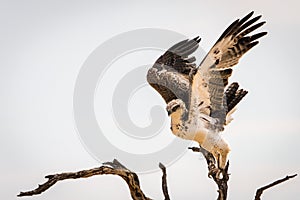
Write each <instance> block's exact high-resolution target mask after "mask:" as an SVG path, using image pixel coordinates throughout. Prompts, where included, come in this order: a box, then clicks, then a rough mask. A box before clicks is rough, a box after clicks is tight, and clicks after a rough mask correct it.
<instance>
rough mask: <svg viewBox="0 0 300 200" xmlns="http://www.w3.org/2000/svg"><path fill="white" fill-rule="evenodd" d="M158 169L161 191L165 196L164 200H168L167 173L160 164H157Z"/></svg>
mask: <svg viewBox="0 0 300 200" xmlns="http://www.w3.org/2000/svg"><path fill="white" fill-rule="evenodd" d="M159 168H160V169H161V171H162V173H163V176H162V184H161V185H162V191H163V193H164V196H165V200H170V196H169V192H168V185H167V171H166V167H165V166H164V165H163V164H162V163H159Z"/></svg>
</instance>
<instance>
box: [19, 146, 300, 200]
mask: <svg viewBox="0 0 300 200" xmlns="http://www.w3.org/2000/svg"><path fill="white" fill-rule="evenodd" d="M189 149H191V150H193V151H194V152H201V153H202V154H203V155H204V157H205V159H206V162H207V165H208V170H209V171H210V172H212V171H216V170H218V168H217V166H216V161H215V159H214V157H213V155H212V154H211V153H210V152H208V151H206V150H205V149H203V148H202V147H190V148H189ZM159 168H160V169H161V170H162V173H163V175H162V190H163V194H164V197H165V200H170V196H169V193H168V186H167V172H166V167H165V166H164V165H163V164H161V163H159ZM228 168H229V162H228V163H227V165H226V168H225V169H224V171H223V172H222V175H223V176H222V178H218V176H217V173H210V176H211V177H212V178H213V180H214V182H215V183H216V184H217V186H218V193H219V195H218V200H226V198H227V191H228V185H227V182H228V180H229V174H228ZM109 174H110V175H118V176H120V177H121V178H123V179H124V180H125V181H126V183H127V185H128V187H129V190H130V194H131V197H132V199H133V200H151V198H149V197H146V195H145V194H144V193H143V191H142V190H141V187H140V182H139V178H138V176H137V174H136V173H134V172H132V171H130V170H129V169H127V168H126V167H125V166H123V165H122V164H121V163H120V162H119V161H117V160H116V159H114V160H113V162H106V163H103V166H101V167H96V168H93V169H88V170H82V171H78V172H66V173H60V174H53V175H48V176H45V178H47V179H48V180H47V181H46V182H45V183H43V184H39V185H38V187H37V188H36V189H34V190H31V191H27V192H20V194H19V195H18V197H22V196H33V195H38V194H41V193H43V192H45V191H46V190H48V189H49V188H50V187H52V186H53V185H54V184H55V183H57V182H58V181H62V180H66V179H78V178H88V177H91V176H95V175H109ZM296 176H297V174H294V175H291V176H286V177H285V178H283V179H279V180H277V181H275V182H273V183H271V184H268V185H266V186H264V187H261V188H259V189H258V190H257V191H256V194H255V199H254V200H260V199H261V198H260V197H261V195H262V193H263V192H264V191H265V190H267V189H269V188H271V187H273V186H275V185H278V184H280V183H283V182H285V181H287V180H289V179H291V178H294V177H296Z"/></svg>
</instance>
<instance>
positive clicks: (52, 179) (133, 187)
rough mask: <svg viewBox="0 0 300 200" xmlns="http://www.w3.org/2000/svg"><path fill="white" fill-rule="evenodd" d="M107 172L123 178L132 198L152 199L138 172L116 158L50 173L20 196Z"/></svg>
mask: <svg viewBox="0 0 300 200" xmlns="http://www.w3.org/2000/svg"><path fill="white" fill-rule="evenodd" d="M106 174H112V175H118V176H120V177H121V178H123V179H124V180H125V181H126V183H127V185H128V187H129V189H130V194H131V197H132V199H134V200H150V198H148V197H146V195H145V194H144V193H143V191H142V190H141V188H140V183H139V178H138V176H137V175H136V173H134V172H132V171H130V170H129V169H127V168H126V167H124V166H123V165H122V164H121V163H120V162H119V161H117V160H116V159H114V160H113V162H107V163H104V164H103V166H101V167H96V168H93V169H88V170H82V171H78V172H66V173H60V174H54V175H48V176H46V177H45V178H47V179H48V181H46V182H45V183H43V184H41V185H38V187H37V188H36V189H34V190H31V191H27V192H20V194H19V195H18V197H22V196H33V195H37V194H41V193H42V192H44V191H46V190H48V189H49V188H50V187H51V186H53V185H54V184H55V183H57V182H58V181H62V180H66V179H78V178H88V177H91V176H95V175H106Z"/></svg>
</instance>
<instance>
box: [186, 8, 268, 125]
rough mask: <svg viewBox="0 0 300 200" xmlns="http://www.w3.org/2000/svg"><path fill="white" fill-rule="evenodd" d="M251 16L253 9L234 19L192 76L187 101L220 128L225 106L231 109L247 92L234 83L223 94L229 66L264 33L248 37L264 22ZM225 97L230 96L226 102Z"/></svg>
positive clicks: (229, 72)
mask: <svg viewBox="0 0 300 200" xmlns="http://www.w3.org/2000/svg"><path fill="white" fill-rule="evenodd" d="M252 15H253V12H251V13H249V14H248V15H246V16H245V17H244V18H242V19H238V20H236V21H234V22H233V23H232V24H231V25H230V26H229V27H228V28H227V29H226V30H225V31H224V32H223V34H222V35H221V37H220V38H219V39H218V40H217V42H216V43H215V45H214V46H213V47H212V48H211V50H210V51H209V52H208V54H207V55H206V57H205V58H204V59H203V61H202V62H201V64H200V66H199V68H198V70H197V71H196V73H195V74H194V76H193V78H192V88H191V89H192V91H191V101H193V102H191V104H193V105H199V107H200V108H198V109H200V111H201V112H202V113H203V114H206V115H209V116H211V117H213V118H215V119H217V121H218V123H219V126H220V128H223V125H224V124H225V121H226V114H227V113H228V111H229V109H230V110H231V109H232V106H235V105H236V104H237V103H238V102H239V101H240V100H241V98H243V96H245V95H246V93H247V92H246V91H244V90H237V88H238V85H237V88H236V86H234V85H233V86H232V88H231V89H230V90H231V92H232V95H230V94H229V93H227V94H226V92H225V87H226V86H227V84H228V78H229V77H230V76H231V74H232V66H234V65H235V64H237V63H238V61H239V59H240V58H241V57H242V56H243V55H244V54H245V53H246V52H247V51H249V50H250V49H251V48H253V47H254V46H255V45H257V44H258V41H257V39H259V38H260V37H262V36H264V35H266V34H267V33H266V32H260V33H257V34H254V35H251V36H248V34H249V33H251V32H253V31H254V30H256V29H257V28H259V27H261V26H262V25H263V24H264V23H265V22H259V23H256V22H257V21H258V20H259V19H260V17H261V16H257V17H254V18H252V19H250V18H251V17H252ZM235 88H236V89H235ZM224 92H225V94H224ZM233 94H234V95H233ZM226 97H230V98H231V99H230V100H229V101H228V100H226ZM230 103H231V104H230Z"/></svg>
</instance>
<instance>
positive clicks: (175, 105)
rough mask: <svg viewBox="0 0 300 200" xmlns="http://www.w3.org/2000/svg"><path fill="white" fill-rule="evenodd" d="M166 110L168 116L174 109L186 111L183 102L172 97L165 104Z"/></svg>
mask: <svg viewBox="0 0 300 200" xmlns="http://www.w3.org/2000/svg"><path fill="white" fill-rule="evenodd" d="M166 110H167V112H168V115H169V116H170V115H171V114H172V113H174V112H176V111H179V110H181V111H186V107H185V103H184V102H183V101H182V100H181V99H173V100H172V101H170V102H169V103H168V104H167V107H166Z"/></svg>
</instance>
